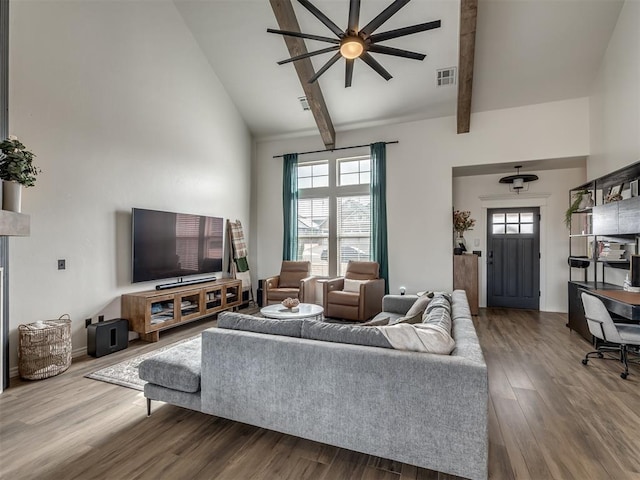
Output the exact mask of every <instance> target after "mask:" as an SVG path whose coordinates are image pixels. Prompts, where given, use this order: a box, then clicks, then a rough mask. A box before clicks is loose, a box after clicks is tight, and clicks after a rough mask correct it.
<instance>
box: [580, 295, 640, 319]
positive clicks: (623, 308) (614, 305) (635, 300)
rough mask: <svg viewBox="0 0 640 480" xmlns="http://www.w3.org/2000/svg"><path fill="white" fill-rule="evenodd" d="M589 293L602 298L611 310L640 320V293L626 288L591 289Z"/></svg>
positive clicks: (628, 317) (627, 317)
mask: <svg viewBox="0 0 640 480" xmlns="http://www.w3.org/2000/svg"><path fill="white" fill-rule="evenodd" d="M588 293H591V294H593V295H595V296H596V297H598V298H599V299H600V300H602V303H604V306H605V307H607V310H609V311H610V312H613V313H615V314H616V315H620V316H621V317H623V318H626V319H628V320H633V321H634V322H640V293H635V292H625V291H624V290H590V291H589V292H588ZM614 321H615V320H614Z"/></svg>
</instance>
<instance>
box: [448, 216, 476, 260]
mask: <svg viewBox="0 0 640 480" xmlns="http://www.w3.org/2000/svg"><path fill="white" fill-rule="evenodd" d="M475 225H476V221H475V219H473V218H471V212H470V211H469V210H454V211H453V230H454V232H455V233H456V235H455V240H454V243H453V253H454V254H456V255H458V254H461V253H462V252H464V251H466V250H467V247H466V242H465V240H464V232H466V231H467V230H473V227H474V226H475Z"/></svg>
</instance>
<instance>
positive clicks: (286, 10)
mask: <svg viewBox="0 0 640 480" xmlns="http://www.w3.org/2000/svg"><path fill="white" fill-rule="evenodd" d="M269 2H270V3H271V8H272V9H273V13H274V15H275V16H276V20H277V21H278V26H279V27H280V30H287V31H291V32H299V31H300V25H298V19H297V18H296V14H295V11H294V10H293V5H291V0H269ZM282 38H283V39H284V42H285V44H286V45H287V48H288V49H289V55H290V56H291V57H295V56H297V55H302V54H305V53H307V47H306V45H305V43H304V40H303V39H302V38H296V37H289V36H285V35H283V36H282ZM293 65H294V67H295V69H296V73H297V74H298V79H299V80H300V85H301V86H302V90H303V91H304V94H305V96H306V97H307V101H308V102H309V107H310V108H311V113H313V118H314V119H315V121H316V125H317V126H318V130H319V131H320V137H322V141H323V142H324V145H325V148H327V149H332V148H334V147H335V146H336V131H335V129H334V128H333V122H332V121H331V117H330V116H329V110H328V109H327V104H326V103H325V101H324V96H323V95H322V90H320V84H319V83H318V82H317V81H316V82H313V83H309V79H310V78H311V77H313V76H314V75H315V71H314V69H313V64H312V63H311V59H310V58H305V59H302V60H298V61H296V62H293Z"/></svg>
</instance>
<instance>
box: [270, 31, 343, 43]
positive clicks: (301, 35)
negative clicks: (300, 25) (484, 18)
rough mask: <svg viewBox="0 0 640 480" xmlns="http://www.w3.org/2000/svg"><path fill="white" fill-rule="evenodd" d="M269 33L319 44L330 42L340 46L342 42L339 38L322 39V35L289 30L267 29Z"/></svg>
mask: <svg viewBox="0 0 640 480" xmlns="http://www.w3.org/2000/svg"><path fill="white" fill-rule="evenodd" d="M267 32H269V33H277V34H279V35H287V36H289V37H298V38H308V39H309V40H317V41H319V42H328V43H336V44H339V43H340V40H339V39H337V38H330V37H322V36H320V35H311V34H309V33H302V32H289V31H287V30H274V29H273V28H267Z"/></svg>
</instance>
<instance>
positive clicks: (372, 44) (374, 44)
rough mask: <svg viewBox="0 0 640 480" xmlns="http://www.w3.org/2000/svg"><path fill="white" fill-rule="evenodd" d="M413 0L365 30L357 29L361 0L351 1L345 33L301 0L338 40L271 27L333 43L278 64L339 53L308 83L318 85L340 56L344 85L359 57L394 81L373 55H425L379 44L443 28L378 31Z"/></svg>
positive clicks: (402, 1) (399, 0) (399, 2)
mask: <svg viewBox="0 0 640 480" xmlns="http://www.w3.org/2000/svg"><path fill="white" fill-rule="evenodd" d="M409 1H410V0H395V1H394V2H393V3H392V4H391V5H389V6H388V7H387V8H385V9H384V10H383V11H382V12H381V13H380V14H378V16H376V17H375V18H374V19H373V20H371V21H370V22H369V23H368V24H367V25H365V26H364V27H362V28H358V26H359V25H358V22H359V17H360V0H350V2H349V22H348V25H347V29H346V30H342V29H341V28H340V27H338V26H337V25H336V24H335V23H333V21H331V20H330V19H329V18H328V17H327V16H326V15H325V14H324V13H322V12H321V11H320V10H319V9H318V8H316V7H315V6H314V5H312V4H311V2H309V1H308V0H298V2H299V3H300V4H302V6H303V7H305V8H306V9H307V10H309V12H311V13H312V14H313V15H314V16H315V17H316V18H317V19H318V20H320V21H321V22H322V23H323V24H324V25H325V26H326V27H327V28H328V29H329V30H331V31H332V32H333V33H334V34H335V35H336V37H337V38H331V37H323V36H320V35H311V34H308V33H301V32H291V31H286V30H274V29H272V28H268V29H267V32H269V33H277V34H280V35H287V36H290V37H298V38H306V39H309V40H317V41H320V42H327V43H332V44H334V45H333V46H331V47H327V48H323V49H320V50H316V51H313V52H308V53H304V54H302V55H297V56H295V57H291V58H289V59H287V60H282V61H280V62H278V65H283V64H285V63H289V62H295V61H296V60H302V59H303V58H309V57H313V56H315V55H320V54H323V53H328V52H336V54H335V55H334V56H333V57H331V58H330V59H329V61H328V62H327V63H325V64H324V65H323V66H322V68H320V70H318V71H317V72H316V74H315V75H314V76H313V77H311V78H310V79H309V83H313V82H315V81H316V80H317V79H318V78H319V77H320V75H322V74H323V73H324V72H326V71H327V70H328V69H329V67H331V66H332V65H333V64H334V63H336V62H337V61H338V60H339V59H340V58H341V57H343V58H344V59H345V64H346V73H345V81H344V86H345V88H346V87H350V86H351V81H352V79H353V64H354V61H355V59H356V58H360V59H362V61H363V62H364V63H366V64H367V65H369V66H370V67H371V68H372V69H373V70H375V71H376V72H377V73H378V74H379V75H380V76H381V77H383V78H384V79H385V80H387V81H388V80H389V79H391V78H392V77H391V74H390V73H389V72H388V71H387V70H385V69H384V67H383V66H382V65H380V64H379V63H378V62H377V61H376V60H375V59H374V58H373V57H372V56H371V53H381V54H384V55H393V56H396V57H403V58H410V59H413V60H424V58H425V56H426V55H424V54H422V53H416V52H411V51H409V50H401V49H398V48H393V47H387V46H384V45H378V42H383V41H385V40H390V39H392V38H398V37H404V36H405V35H412V34H414V33H418V32H424V31H426V30H432V29H434V28H439V27H440V20H435V21H433V22H427V23H420V24H418V25H412V26H410V27H404V28H398V29H395V30H389V31H387V32H383V33H375V34H374V33H373V32H375V31H376V30H377V29H378V28H379V27H380V26H381V25H382V24H383V23H385V22H386V21H387V20H389V18H391V17H392V16H393V15H394V14H395V13H396V12H398V10H400V9H401V8H402V7H404V6H405V5H406V4H407V3H409Z"/></svg>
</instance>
